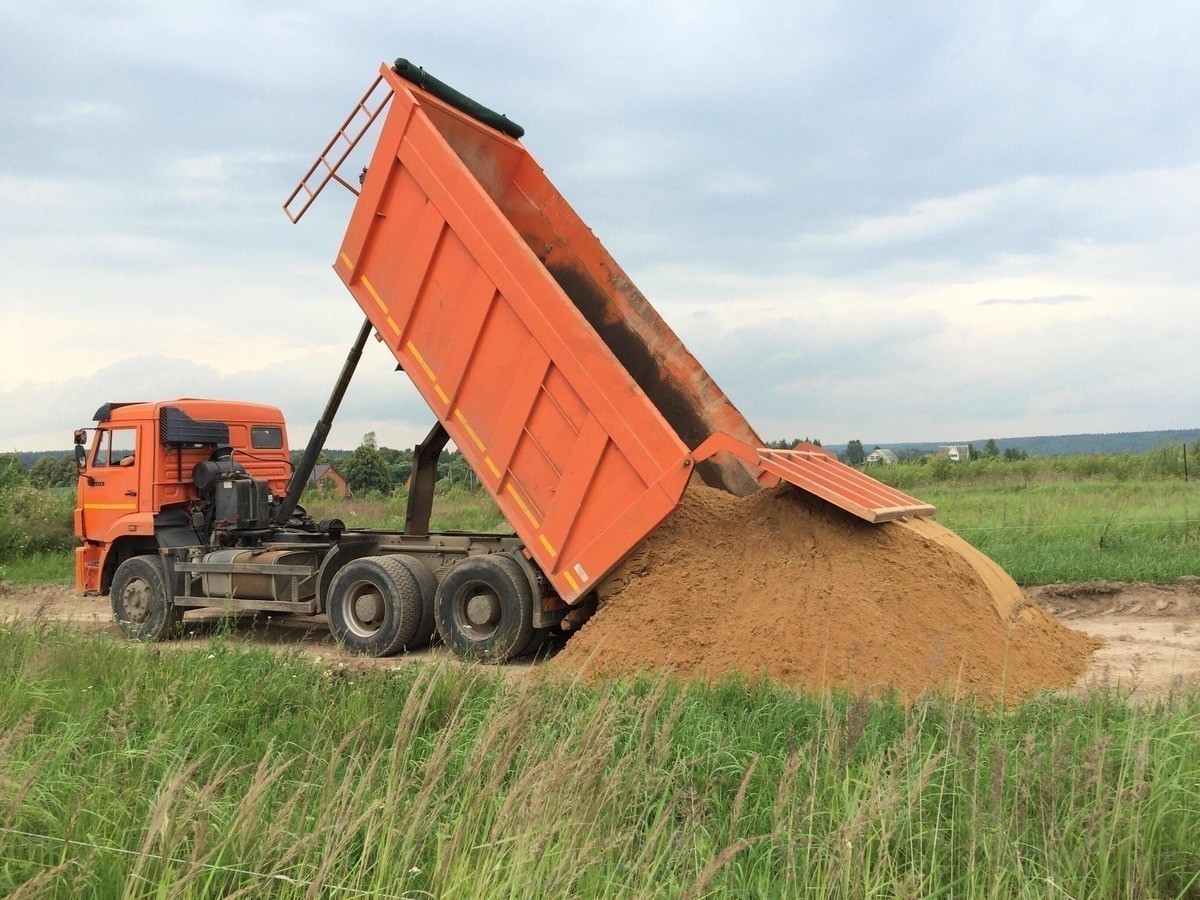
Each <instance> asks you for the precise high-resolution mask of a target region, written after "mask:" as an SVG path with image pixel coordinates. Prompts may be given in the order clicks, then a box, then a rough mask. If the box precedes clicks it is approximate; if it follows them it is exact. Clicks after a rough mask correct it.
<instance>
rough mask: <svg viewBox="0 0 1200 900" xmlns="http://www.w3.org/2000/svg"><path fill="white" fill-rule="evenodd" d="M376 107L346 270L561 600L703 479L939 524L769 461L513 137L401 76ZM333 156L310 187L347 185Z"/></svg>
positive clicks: (479, 112)
mask: <svg viewBox="0 0 1200 900" xmlns="http://www.w3.org/2000/svg"><path fill="white" fill-rule="evenodd" d="M421 85H424V87H422V86H421ZM381 96H382V99H379V98H380V97H381ZM368 97H373V98H374V99H373V100H367V99H364V102H363V103H362V104H360V106H359V107H358V108H357V109H356V111H355V114H353V115H352V116H351V117H350V119H348V120H347V122H346V125H345V126H343V129H342V130H341V131H340V132H339V136H335V139H334V141H333V142H331V145H330V146H331V148H332V147H334V145H335V144H337V143H338V141H339V138H340V139H344V143H345V144H347V145H349V146H353V143H354V142H355V141H357V138H358V137H361V134H362V133H363V132H364V131H365V130H366V127H368V126H369V125H370V123H371V122H372V121H373V120H374V119H375V118H376V117H377V116H380V115H383V112H384V109H385V108H386V105H387V103H388V100H389V99H390V108H387V109H386V115H383V126H382V129H381V132H380V136H379V141H378V144H377V145H376V148H375V151H374V155H373V157H372V159H371V163H370V166H369V167H368V170H367V173H366V176H365V179H364V181H363V184H362V189H361V193H360V196H359V198H358V201H357V204H356V206H355V208H354V212H353V214H352V216H351V219H350V224H349V227H348V228H347V230H346V236H345V239H344V240H343V242H342V246H341V250H340V252H339V253H338V257H337V260H336V262H335V264H334V268H335V270H336V271H337V273H338V275H339V276H340V277H341V278H342V280H343V281H344V282H345V284H346V286H347V288H349V290H350V292H351V293H352V294H353V295H354V297H355V299H356V300H357V301H358V303H359V305H360V306H361V307H362V309H363V311H364V312H365V313H366V315H367V317H368V318H369V319H370V321H371V323H372V324H373V325H374V327H375V329H376V330H377V331H378V333H379V335H380V337H381V338H382V340H383V341H384V342H385V343H386V344H387V346H388V347H389V349H391V351H392V352H393V353H394V354H395V356H396V359H397V360H398V361H399V363H400V365H401V367H402V368H403V369H404V371H405V372H407V373H408V375H409V377H410V378H411V379H412V381H413V383H414V384H415V385H416V387H417V390H418V391H420V393H421V395H422V396H423V397H424V398H425V401H426V402H427V403H428V404H429V407H430V409H432V410H433V412H434V414H435V415H436V416H437V418H438V419H439V421H440V422H441V423H442V424H443V425H444V427H445V428H446V430H447V431H448V432H449V434H450V436H451V437H452V438H453V440H454V442H455V444H456V445H457V446H458V448H459V449H460V450H461V451H462V453H463V455H464V456H465V457H466V458H467V460H468V461H469V462H470V464H471V465H472V467H473V468H474V470H475V472H476V473H477V474H478V475H479V477H480V480H481V481H482V483H483V484H484V485H485V486H486V487H487V489H488V491H489V492H490V493H491V495H492V496H493V497H494V498H495V500H496V502H497V504H499V506H500V508H501V510H502V511H503V512H504V514H505V516H507V518H508V520H509V522H510V523H511V524H512V526H513V527H514V529H515V530H516V531H517V533H518V534H519V535H520V537H521V538H522V540H523V541H524V542H525V545H526V548H527V550H528V552H529V553H530V554H531V555H532V557H533V558H534V560H535V561H536V562H537V563H538V565H539V566H540V567H541V568H542V570H543V571H544V572H545V573H546V575H547V577H548V578H549V580H550V581H551V583H552V584H553V586H554V588H555V590H556V591H557V592H558V593H559V595H560V596H561V597H562V598H563V599H564V600H566V601H568V602H574V601H577V600H578V599H579V598H581V597H582V596H583V595H585V594H586V593H588V592H589V591H590V590H591V589H592V587H594V585H595V583H596V582H597V581H599V580H600V579H601V578H603V576H604V575H605V574H606V573H608V572H609V571H610V570H611V569H612V568H613V567H614V566H616V565H617V564H618V563H619V562H620V561H621V560H622V559H623V558H624V557H625V556H626V555H627V554H628V553H629V552H630V551H631V550H632V549H633V548H634V547H636V546H637V545H638V544H639V542H641V541H642V540H643V539H644V538H645V537H646V535H648V534H649V533H650V532H651V531H653V530H654V528H656V527H657V526H658V525H659V523H661V522H662V521H663V520H664V519H665V518H666V517H667V516H669V515H670V514H671V513H672V512H673V511H674V510H675V508H676V507H677V506H678V504H679V502H680V499H681V497H682V495H683V492H684V489H685V487H686V486H687V483H688V479H689V478H690V476H691V475H692V472H693V470H698V471H699V472H700V474H701V477H703V478H704V480H705V481H706V482H708V483H709V484H710V485H713V486H717V487H721V488H724V489H725V490H728V491H730V492H733V493H738V494H745V493H749V492H751V491H753V490H755V489H756V488H757V487H758V486H760V485H767V484H773V483H775V482H777V481H778V480H779V479H784V480H786V481H789V482H791V483H792V484H795V485H797V486H798V487H800V488H803V489H804V490H808V491H810V492H812V493H814V494H816V495H817V496H820V497H822V498H824V499H825V500H827V501H829V502H831V503H834V504H836V505H838V506H840V507H842V508H844V509H847V510H848V511H850V512H852V513H854V514H855V515H858V516H860V517H862V518H864V519H866V520H868V521H884V520H887V519H894V518H899V517H901V516H906V515H925V514H928V513H932V512H933V508H932V507H930V506H928V505H925V504H922V503H920V502H919V501H917V500H915V499H913V498H912V497H908V496H906V495H904V494H902V493H900V492H898V491H895V490H893V489H892V488H889V487H886V486H885V485H882V484H880V483H879V482H877V481H875V480H874V479H871V478H869V477H867V476H865V475H863V474H861V473H860V472H857V471H856V470H854V469H851V468H849V467H847V466H843V465H841V464H840V463H838V462H837V461H836V460H834V459H832V458H831V457H829V456H828V455H826V454H824V453H820V452H812V451H775V450H767V449H765V448H762V447H761V444H762V441H761V440H760V439H759V438H758V436H757V435H756V434H755V432H754V430H753V428H751V426H750V425H749V423H748V422H747V421H746V419H745V417H743V416H742V415H741V413H739V412H738V411H737V409H736V408H735V407H734V406H733V404H732V403H731V402H730V401H729V399H728V398H727V397H726V396H725V394H724V393H723V392H722V391H721V390H720V388H719V387H717V385H716V384H715V383H714V382H713V380H712V379H711V378H710V377H709V375H708V373H707V372H706V371H705V370H704V368H703V367H702V366H701V365H700V363H699V362H698V361H697V360H696V359H695V358H694V357H693V356H692V355H691V354H690V353H689V352H688V350H687V349H686V348H685V347H684V346H683V344H682V342H681V341H680V340H679V338H678V337H677V336H676V335H675V334H674V333H673V332H672V331H671V329H670V328H669V327H668V326H667V325H666V323H664V322H663V321H662V319H661V318H660V317H659V316H658V314H657V313H656V312H655V310H654V309H653V307H652V306H651V305H650V304H649V302H648V301H647V300H646V298H645V297H644V296H643V295H642V294H641V293H640V292H639V291H638V290H637V289H636V288H635V287H634V286H633V284H632V283H631V282H630V280H629V279H628V278H627V277H626V275H625V273H624V272H622V271H621V268H620V267H619V266H618V265H617V264H616V262H615V261H614V260H613V259H612V257H611V256H610V255H609V253H608V252H607V251H606V250H605V249H604V247H603V245H602V244H601V243H600V241H599V240H598V239H597V238H596V237H595V235H593V234H592V232H591V231H590V230H589V229H588V228H587V226H586V225H585V224H584V223H583V221H582V220H581V219H580V218H579V216H578V215H577V214H576V213H575V211H574V210H572V209H571V207H570V206H569V205H568V204H567V202H566V200H564V199H563V197H562V195H561V194H560V193H559V192H558V191H557V190H556V189H555V187H554V185H553V184H551V182H550V181H549V179H548V178H547V177H546V175H545V173H544V172H543V171H542V169H541V168H540V167H539V166H538V164H537V163H536V162H535V161H534V159H533V157H531V156H530V155H529V153H528V152H527V151H526V149H525V147H524V146H523V145H522V144H521V143H520V141H519V140H518V139H517V137H516V136H519V135H520V134H521V133H522V132H521V130H520V129H519V128H518V127H516V126H513V125H512V123H510V122H508V121H507V120H506V119H504V118H503V117H499V116H496V115H495V114H494V113H491V112H490V111H488V110H486V109H483V108H481V107H478V106H477V105H475V104H473V103H472V102H471V101H469V100H466V98H463V97H461V95H456V94H455V93H454V92H452V91H448V90H446V89H445V86H443V85H441V84H440V83H439V82H436V81H434V80H432V79H429V78H428V76H426V75H425V73H423V72H421V70H419V69H415V68H413V67H412V66H410V65H408V64H407V63H405V62H404V61H403V60H400V61H398V62H397V65H396V66H395V67H388V66H384V67H383V68H382V69H381V73H380V80H379V81H378V82H376V85H375V87H374V88H373V92H372V93H371V94H369V95H368ZM485 120H486V122H485ZM364 122H365V124H363V123H364ZM488 122H490V123H491V124H487V123H488ZM514 135H516V136H514ZM346 152H348V151H346ZM328 154H329V151H328V150H327V153H326V154H325V155H324V156H323V157H322V159H321V160H318V165H316V166H314V169H313V170H311V171H310V173H309V177H310V178H311V177H312V176H313V174H314V172H316V173H317V174H318V175H321V174H323V173H324V172H326V171H327V172H328V174H327V175H324V182H327V181H328V180H329V179H330V178H336V179H337V180H339V181H342V179H341V178H340V177H339V176H338V175H337V174H336V169H337V163H330V162H329V161H328V158H327V157H328ZM345 155H346V153H345V152H344V153H343V154H342V158H344V157H345ZM323 161H324V163H325V169H324V170H322V169H320V168H319V164H320V163H322V162H323ZM307 181H308V179H306V182H307ZM342 183H343V184H345V182H344V181H342ZM347 186H348V187H349V185H347ZM301 188H302V189H305V190H307V192H308V198H309V199H308V200H307V201H306V202H305V203H304V208H307V203H308V202H311V197H312V196H314V195H315V192H314V191H313V190H312V188H310V187H306V185H302V186H301ZM298 190H300V189H298ZM317 190H319V186H318V188H317ZM296 196H297V194H294V195H293V198H295V197H296ZM302 199H303V197H302ZM302 212H303V209H301V210H300V213H302ZM298 215H299V214H296V215H295V216H294V218H298Z"/></svg>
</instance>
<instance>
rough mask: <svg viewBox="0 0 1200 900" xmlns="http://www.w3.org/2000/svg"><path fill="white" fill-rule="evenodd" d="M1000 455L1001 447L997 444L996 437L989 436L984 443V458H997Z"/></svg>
mask: <svg viewBox="0 0 1200 900" xmlns="http://www.w3.org/2000/svg"><path fill="white" fill-rule="evenodd" d="M999 455H1000V448H999V447H997V446H996V439H995V438H988V442H987V443H986V444H984V445H983V457H984V459H996V458H997V457H998V456H999Z"/></svg>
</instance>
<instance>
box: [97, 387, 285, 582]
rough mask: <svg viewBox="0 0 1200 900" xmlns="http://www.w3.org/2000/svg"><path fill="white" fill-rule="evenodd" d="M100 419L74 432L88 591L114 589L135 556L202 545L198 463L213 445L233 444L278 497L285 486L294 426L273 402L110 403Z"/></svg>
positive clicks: (240, 458)
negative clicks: (196, 519) (197, 517)
mask: <svg viewBox="0 0 1200 900" xmlns="http://www.w3.org/2000/svg"><path fill="white" fill-rule="evenodd" d="M95 421H96V423H97V424H96V426H95V427H94V429H80V430H79V431H77V432H76V443H77V447H78V448H79V449H78V450H77V451H76V452H77V456H78V458H79V460H80V471H79V482H78V491H77V502H76V507H75V536H76V537H78V538H79V540H80V541H81V546H79V547H78V548H76V550H75V584H76V587H77V588H78V589H79V590H80V591H82V592H83V593H84V594H92V595H94V594H105V593H107V592H108V589H109V586H110V585H111V583H112V577H113V574H114V572H115V571H116V569H117V567H118V566H120V564H121V563H122V562H124V561H125V560H126V559H128V558H129V557H131V556H135V555H139V554H145V553H158V552H159V551H160V550H161V549H164V548H168V547H179V546H188V545H198V544H199V543H200V538H199V536H198V534H197V533H196V529H195V528H193V521H192V519H193V513H194V512H195V509H194V507H195V505H196V504H197V503H198V502H199V499H200V497H199V492H198V489H197V487H196V485H195V483H194V481H193V478H192V474H193V473H192V470H193V467H194V466H195V465H196V464H197V463H199V462H203V461H205V460H208V459H209V457H210V456H211V454H212V451H213V448H214V445H216V444H218V443H221V444H225V445H227V446H228V447H230V448H231V451H232V454H233V458H234V459H235V460H236V461H237V462H238V463H240V464H241V465H242V466H243V467H244V468H245V469H246V471H247V472H248V473H249V474H250V475H253V476H254V477H256V478H259V479H262V480H264V481H266V482H267V484H268V486H269V489H270V491H271V492H272V493H273V494H274V495H276V496H282V494H283V492H284V491H285V490H286V489H287V482H288V476H289V475H290V472H291V465H290V462H289V455H288V440H287V427H286V425H285V423H284V418H283V413H282V412H280V410H279V409H277V408H276V407H273V406H264V405H262V404H258V403H237V402H229V401H218V400H199V399H180V400H170V401H161V402H157V403H105V404H104V405H103V406H101V407H100V408H99V409H98V410H96V415H95ZM89 430H90V431H92V432H93V433H92V435H91V440H90V443H88V441H87V431H89Z"/></svg>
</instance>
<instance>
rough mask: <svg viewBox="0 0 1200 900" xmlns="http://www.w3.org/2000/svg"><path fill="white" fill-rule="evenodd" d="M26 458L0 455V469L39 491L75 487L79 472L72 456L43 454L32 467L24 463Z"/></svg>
mask: <svg viewBox="0 0 1200 900" xmlns="http://www.w3.org/2000/svg"><path fill="white" fill-rule="evenodd" d="M27 456H28V454H23V453H0V469H4V470H10V469H11V471H12V472H13V473H17V474H19V477H20V479H21V480H22V481H24V482H25V483H27V484H28V485H29V486H30V487H35V488H38V489H41V490H44V489H46V488H56V487H74V486H75V479H76V478H78V477H79V470H78V469H77V468H76V466H75V457H74V456H72V455H66V456H59V455H57V454H53V453H43V454H42V455H41V456H40V457H38V458H37V460H36V461H35V462H34V463H33V465H32V466H29V465H28V464H27V463H26V461H25V457H27Z"/></svg>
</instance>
